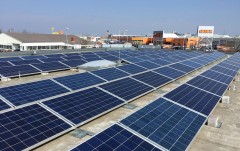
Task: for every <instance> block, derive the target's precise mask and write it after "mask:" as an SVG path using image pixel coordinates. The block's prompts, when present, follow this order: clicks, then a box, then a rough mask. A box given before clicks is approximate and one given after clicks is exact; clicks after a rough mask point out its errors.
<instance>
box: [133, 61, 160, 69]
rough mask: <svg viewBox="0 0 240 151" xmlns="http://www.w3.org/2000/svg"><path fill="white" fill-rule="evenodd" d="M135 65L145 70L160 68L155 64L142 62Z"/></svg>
mask: <svg viewBox="0 0 240 151" xmlns="http://www.w3.org/2000/svg"><path fill="white" fill-rule="evenodd" d="M136 64H137V65H139V66H141V67H144V68H147V69H154V68H158V67H160V66H161V65H157V64H155V63H152V62H150V61H142V62H138V63H136Z"/></svg>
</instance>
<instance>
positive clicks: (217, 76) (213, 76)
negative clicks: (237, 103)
mask: <svg viewBox="0 0 240 151" xmlns="http://www.w3.org/2000/svg"><path fill="white" fill-rule="evenodd" d="M201 75H202V76H205V77H208V78H210V79H214V80H216V81H220V82H222V83H225V84H227V85H229V84H230V83H231V82H232V80H233V77H230V76H227V75H224V74H221V73H219V72H215V71H214V70H207V71H206V72H204V73H202V74H201Z"/></svg>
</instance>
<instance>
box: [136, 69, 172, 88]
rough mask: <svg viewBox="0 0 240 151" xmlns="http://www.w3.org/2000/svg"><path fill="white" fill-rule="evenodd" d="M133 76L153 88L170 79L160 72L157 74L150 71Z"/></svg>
mask: <svg viewBox="0 0 240 151" xmlns="http://www.w3.org/2000/svg"><path fill="white" fill-rule="evenodd" d="M133 78H134V79H137V80H139V81H141V82H143V83H146V84H148V85H151V86H153V87H155V88H158V87H160V86H162V85H164V84H167V83H168V82H170V81H171V80H172V79H170V78H167V77H165V76H162V75H160V74H157V73H154V72H151V71H149V72H145V73H141V74H138V75H135V76H133Z"/></svg>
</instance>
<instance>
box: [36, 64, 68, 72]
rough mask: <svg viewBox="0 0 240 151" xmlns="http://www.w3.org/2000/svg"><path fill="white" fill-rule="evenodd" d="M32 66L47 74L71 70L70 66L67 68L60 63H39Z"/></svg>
mask: <svg viewBox="0 0 240 151" xmlns="http://www.w3.org/2000/svg"><path fill="white" fill-rule="evenodd" d="M32 65H33V66H34V67H36V68H38V69H40V70H41V71H45V72H50V71H58V70H66V69H69V67H68V66H66V65H64V64H62V63H60V62H49V63H37V64H32Z"/></svg>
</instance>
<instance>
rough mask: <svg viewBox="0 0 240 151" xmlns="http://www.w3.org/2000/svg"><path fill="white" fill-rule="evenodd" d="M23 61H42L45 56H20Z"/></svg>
mask: <svg viewBox="0 0 240 151" xmlns="http://www.w3.org/2000/svg"><path fill="white" fill-rule="evenodd" d="M22 58H23V59H25V60H35V59H44V58H47V57H45V56H22Z"/></svg>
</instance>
